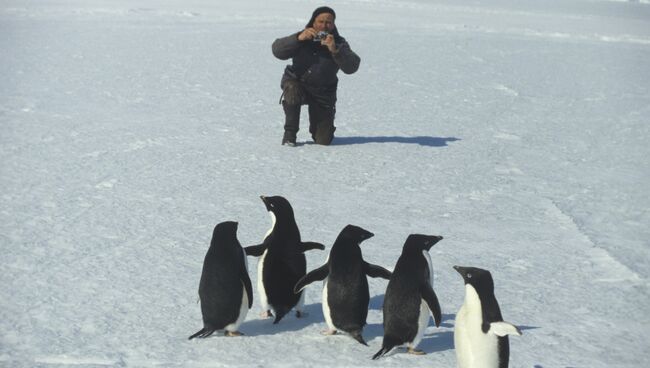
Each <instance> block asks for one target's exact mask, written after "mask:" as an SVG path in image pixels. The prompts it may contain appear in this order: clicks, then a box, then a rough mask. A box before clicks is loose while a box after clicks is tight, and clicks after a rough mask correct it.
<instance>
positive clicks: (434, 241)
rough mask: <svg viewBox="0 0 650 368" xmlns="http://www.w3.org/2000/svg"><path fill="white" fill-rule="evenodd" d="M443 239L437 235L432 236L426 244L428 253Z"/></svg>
mask: <svg viewBox="0 0 650 368" xmlns="http://www.w3.org/2000/svg"><path fill="white" fill-rule="evenodd" d="M442 239H443V238H442V236H439V235H436V236H430V237H429V239H427V241H426V243H425V244H424V246H425V248H426V249H427V251H430V250H431V247H433V246H434V245H436V244H437V243H438V242H439V241H441V240H442Z"/></svg>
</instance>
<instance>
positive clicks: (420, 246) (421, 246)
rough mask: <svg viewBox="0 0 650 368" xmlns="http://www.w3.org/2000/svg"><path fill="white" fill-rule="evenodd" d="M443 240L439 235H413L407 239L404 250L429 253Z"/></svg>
mask: <svg viewBox="0 0 650 368" xmlns="http://www.w3.org/2000/svg"><path fill="white" fill-rule="evenodd" d="M441 240H442V236H439V235H423V234H411V235H409V237H408V238H406V242H405V243H404V250H416V251H423V250H426V251H429V250H430V249H431V247H433V246H434V245H435V244H436V243H437V242H439V241H441Z"/></svg>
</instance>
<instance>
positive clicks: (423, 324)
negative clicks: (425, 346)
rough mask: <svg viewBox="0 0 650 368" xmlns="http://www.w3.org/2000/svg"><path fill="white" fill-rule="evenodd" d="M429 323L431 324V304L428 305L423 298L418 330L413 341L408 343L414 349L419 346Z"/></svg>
mask: <svg viewBox="0 0 650 368" xmlns="http://www.w3.org/2000/svg"><path fill="white" fill-rule="evenodd" d="M428 325H429V306H428V305H427V302H425V301H424V299H422V300H421V301H420V316H419V317H418V331H417V333H416V334H415V338H414V339H413V341H412V342H410V343H407V344H406V345H407V346H409V347H412V348H413V349H415V348H417V346H418V344H420V341H422V338H423V337H424V331H425V330H426V329H427V326H428Z"/></svg>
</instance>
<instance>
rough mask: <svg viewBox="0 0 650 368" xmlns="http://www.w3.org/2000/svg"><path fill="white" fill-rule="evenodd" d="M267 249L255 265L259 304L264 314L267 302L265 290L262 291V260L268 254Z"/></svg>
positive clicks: (267, 307) (267, 305)
mask: <svg viewBox="0 0 650 368" xmlns="http://www.w3.org/2000/svg"><path fill="white" fill-rule="evenodd" d="M268 251H269V250H268V249H267V250H265V251H264V253H263V254H262V256H261V257H260V260H259V262H258V263H257V290H258V291H259V295H260V304H261V305H262V309H263V310H264V312H266V311H267V310H268V309H269V302H268V298H267V297H266V289H264V279H263V275H264V259H265V258H266V253H268Z"/></svg>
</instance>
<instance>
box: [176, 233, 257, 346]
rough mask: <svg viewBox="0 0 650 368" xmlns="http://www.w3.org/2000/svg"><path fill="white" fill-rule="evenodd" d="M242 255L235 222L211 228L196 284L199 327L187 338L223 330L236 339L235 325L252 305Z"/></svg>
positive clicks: (237, 334) (238, 323) (244, 257)
mask: <svg viewBox="0 0 650 368" xmlns="http://www.w3.org/2000/svg"><path fill="white" fill-rule="evenodd" d="M247 267H248V266H247V263H246V254H245V253H244V250H243V249H242V247H241V244H240V243H239V240H237V223H236V222H231V221H227V222H222V223H220V224H218V225H217V226H215V228H214V231H213V233H212V241H211V242H210V248H209V249H208V252H207V254H206V255H205V259H204V260H203V271H202V273H201V281H200V283H199V299H200V301H201V314H202V315H203V328H202V329H201V330H199V331H198V332H196V333H195V334H194V335H192V336H190V337H189V338H190V339H193V338H195V337H200V338H203V337H208V336H210V335H212V334H213V333H214V332H215V331H218V330H226V335H227V336H239V335H241V333H240V332H239V331H238V328H239V326H240V325H241V323H242V322H243V321H244V319H245V318H246V314H247V313H248V310H249V309H250V307H251V306H252V305H253V288H252V286H251V279H250V278H249V277H248V268H247Z"/></svg>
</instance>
